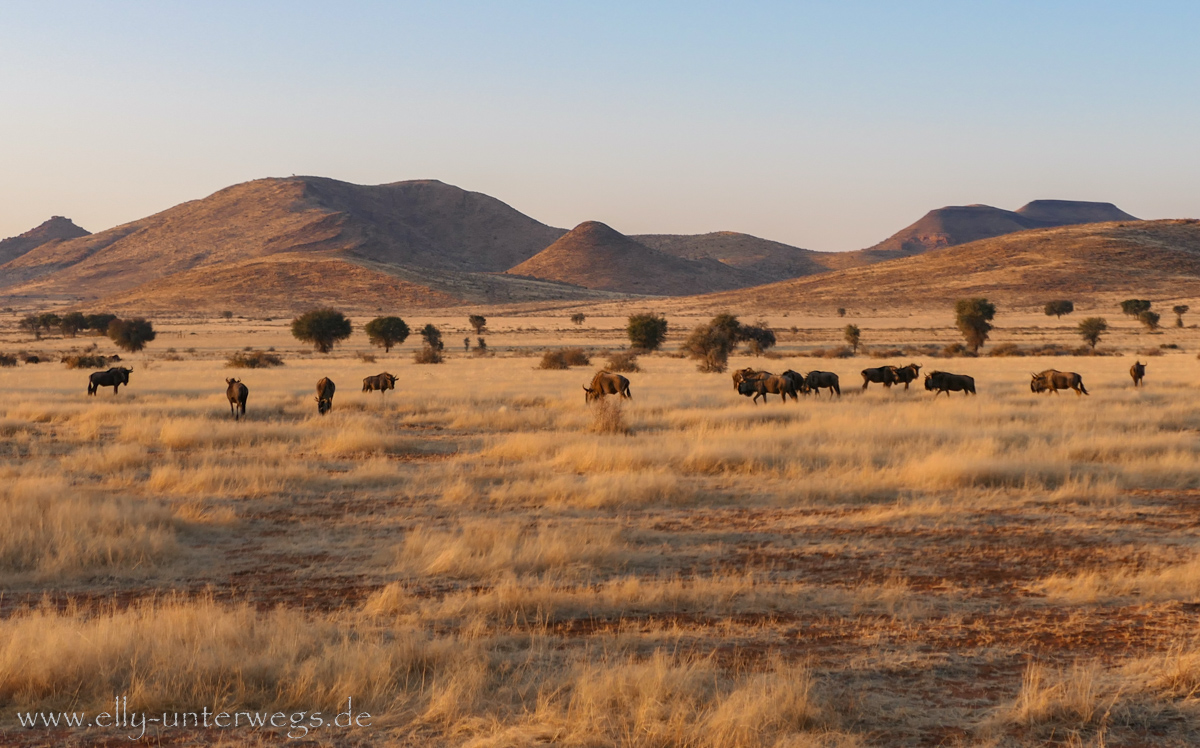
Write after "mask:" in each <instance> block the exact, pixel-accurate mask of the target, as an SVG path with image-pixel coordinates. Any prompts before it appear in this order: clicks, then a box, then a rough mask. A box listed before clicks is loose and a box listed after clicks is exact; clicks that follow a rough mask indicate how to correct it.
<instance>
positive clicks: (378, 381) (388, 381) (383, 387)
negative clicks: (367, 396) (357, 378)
mask: <svg viewBox="0 0 1200 748" xmlns="http://www.w3.org/2000/svg"><path fill="white" fill-rule="evenodd" d="M394 389H396V378H395V377H394V376H392V375H391V374H388V373H387V372H386V371H385V372H384V373H382V374H376V375H375V376H373V377H363V389H362V391H363V392H372V391H374V390H379V391H380V393H386V391H387V390H394Z"/></svg>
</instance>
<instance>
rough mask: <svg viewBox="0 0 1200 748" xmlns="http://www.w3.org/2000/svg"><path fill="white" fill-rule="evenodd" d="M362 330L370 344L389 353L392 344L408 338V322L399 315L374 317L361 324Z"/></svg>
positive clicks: (398, 343) (394, 344)
mask: <svg viewBox="0 0 1200 748" xmlns="http://www.w3.org/2000/svg"><path fill="white" fill-rule="evenodd" d="M363 332H365V333H366V334H367V339H368V340H370V341H371V345H373V346H377V347H379V348H382V349H383V352H384V353H391V351H392V346H396V345H400V344H401V343H403V342H404V341H405V340H407V339H408V333H409V330H408V323H406V322H405V321H404V320H402V319H400V318H399V317H376V318H375V319H373V320H371V321H370V322H368V323H367V324H365V325H363Z"/></svg>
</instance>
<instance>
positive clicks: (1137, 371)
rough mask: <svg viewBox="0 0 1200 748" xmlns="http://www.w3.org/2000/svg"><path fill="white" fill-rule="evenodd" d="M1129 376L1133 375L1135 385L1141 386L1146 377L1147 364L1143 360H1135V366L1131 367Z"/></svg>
mask: <svg viewBox="0 0 1200 748" xmlns="http://www.w3.org/2000/svg"><path fill="white" fill-rule="evenodd" d="M1129 376H1131V377H1133V386H1134V387H1140V386H1141V384H1142V380H1143V379H1145V378H1146V365H1145V364H1143V363H1142V362H1141V360H1138V361H1135V362H1134V364H1133V366H1130V367H1129Z"/></svg>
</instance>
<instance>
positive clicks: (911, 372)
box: [892, 364, 921, 390]
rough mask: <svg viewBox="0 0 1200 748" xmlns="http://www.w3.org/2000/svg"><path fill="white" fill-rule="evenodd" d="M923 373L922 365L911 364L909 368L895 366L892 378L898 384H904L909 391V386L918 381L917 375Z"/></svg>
mask: <svg viewBox="0 0 1200 748" xmlns="http://www.w3.org/2000/svg"><path fill="white" fill-rule="evenodd" d="M920 373H921V366H920V364H909V365H908V366H893V367H892V376H893V377H895V380H896V384H900V383H901V382H903V383H904V389H906V390H907V389H908V385H909V384H911V383H912V382H915V381H916V380H917V375H918V374H920Z"/></svg>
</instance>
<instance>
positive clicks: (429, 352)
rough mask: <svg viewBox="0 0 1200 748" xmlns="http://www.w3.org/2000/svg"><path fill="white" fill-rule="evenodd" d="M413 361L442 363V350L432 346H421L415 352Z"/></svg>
mask: <svg viewBox="0 0 1200 748" xmlns="http://www.w3.org/2000/svg"><path fill="white" fill-rule="evenodd" d="M413 361H414V362H416V363H418V364H440V363H442V352H441V350H439V349H437V348H433V347H432V346H428V345H425V346H421V347H420V348H418V349H417V350H416V351H414V352H413Z"/></svg>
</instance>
